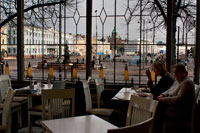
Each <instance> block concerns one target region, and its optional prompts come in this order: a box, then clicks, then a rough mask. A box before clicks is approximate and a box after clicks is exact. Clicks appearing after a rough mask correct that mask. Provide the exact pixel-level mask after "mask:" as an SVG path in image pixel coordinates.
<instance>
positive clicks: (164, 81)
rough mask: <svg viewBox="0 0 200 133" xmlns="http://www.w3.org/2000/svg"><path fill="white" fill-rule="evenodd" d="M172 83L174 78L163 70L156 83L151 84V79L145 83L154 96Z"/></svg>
mask: <svg viewBox="0 0 200 133" xmlns="http://www.w3.org/2000/svg"><path fill="white" fill-rule="evenodd" d="M173 83H174V78H173V77H172V76H171V74H170V73H168V72H165V73H163V74H161V78H160V80H159V81H158V84H157V85H153V82H152V81H148V83H147V85H148V86H149V87H150V90H151V93H152V94H153V96H154V98H156V97H157V96H159V95H160V94H161V93H163V92H165V91H166V90H168V89H169V88H170V87H171V86H172V85H173Z"/></svg>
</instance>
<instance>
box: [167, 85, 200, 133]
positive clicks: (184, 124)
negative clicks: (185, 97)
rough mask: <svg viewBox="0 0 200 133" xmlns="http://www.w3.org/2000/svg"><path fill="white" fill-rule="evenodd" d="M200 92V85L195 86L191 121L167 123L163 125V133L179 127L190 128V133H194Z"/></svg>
mask: <svg viewBox="0 0 200 133" xmlns="http://www.w3.org/2000/svg"><path fill="white" fill-rule="evenodd" d="M199 92H200V86H199V85H195V97H194V103H193V107H192V114H191V116H192V117H191V119H190V121H178V122H177V121H174V122H171V121H167V122H164V123H163V133H165V132H166V129H167V127H168V126H178V127H189V128H190V133H194V118H195V108H196V104H197V100H198V96H199Z"/></svg>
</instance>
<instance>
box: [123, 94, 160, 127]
mask: <svg viewBox="0 0 200 133" xmlns="http://www.w3.org/2000/svg"><path fill="white" fill-rule="evenodd" d="M157 106H158V101H155V100H152V99H147V98H143V97H139V96H134V95H132V96H131V100H130V102H129V106H128V112H127V118H126V126H130V125H134V124H137V123H140V122H143V121H145V120H147V119H149V118H154V117H155V112H156V109H157Z"/></svg>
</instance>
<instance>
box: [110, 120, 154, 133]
mask: <svg viewBox="0 0 200 133" xmlns="http://www.w3.org/2000/svg"><path fill="white" fill-rule="evenodd" d="M152 123H153V118H152V117H151V118H149V119H147V120H145V121H142V122H140V123H137V124H134V125H131V126H126V127H121V128H115V129H108V131H107V133H149V132H150V128H151V126H152Z"/></svg>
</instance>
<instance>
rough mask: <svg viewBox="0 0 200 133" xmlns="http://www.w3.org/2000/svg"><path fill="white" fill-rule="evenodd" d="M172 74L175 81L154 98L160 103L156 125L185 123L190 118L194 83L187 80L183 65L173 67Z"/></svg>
mask: <svg viewBox="0 0 200 133" xmlns="http://www.w3.org/2000/svg"><path fill="white" fill-rule="evenodd" d="M173 72H174V77H175V79H176V81H175V82H174V84H173V85H172V86H171V87H170V89H169V90H167V91H165V92H164V93H162V94H161V95H160V96H158V97H157V98H156V99H158V100H159V102H160V103H159V107H158V109H159V110H158V116H157V117H159V118H158V119H159V122H158V121H157V122H156V124H158V123H159V124H162V123H163V121H165V120H169V121H187V120H190V119H191V117H192V116H191V114H192V106H193V102H194V97H195V88H194V83H193V81H192V80H191V79H189V78H188V72H187V71H186V69H185V66H184V65H183V64H177V65H175V66H174V67H173ZM157 126H158V125H157ZM160 126H161V125H160ZM160 128H161V127H160Z"/></svg>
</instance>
